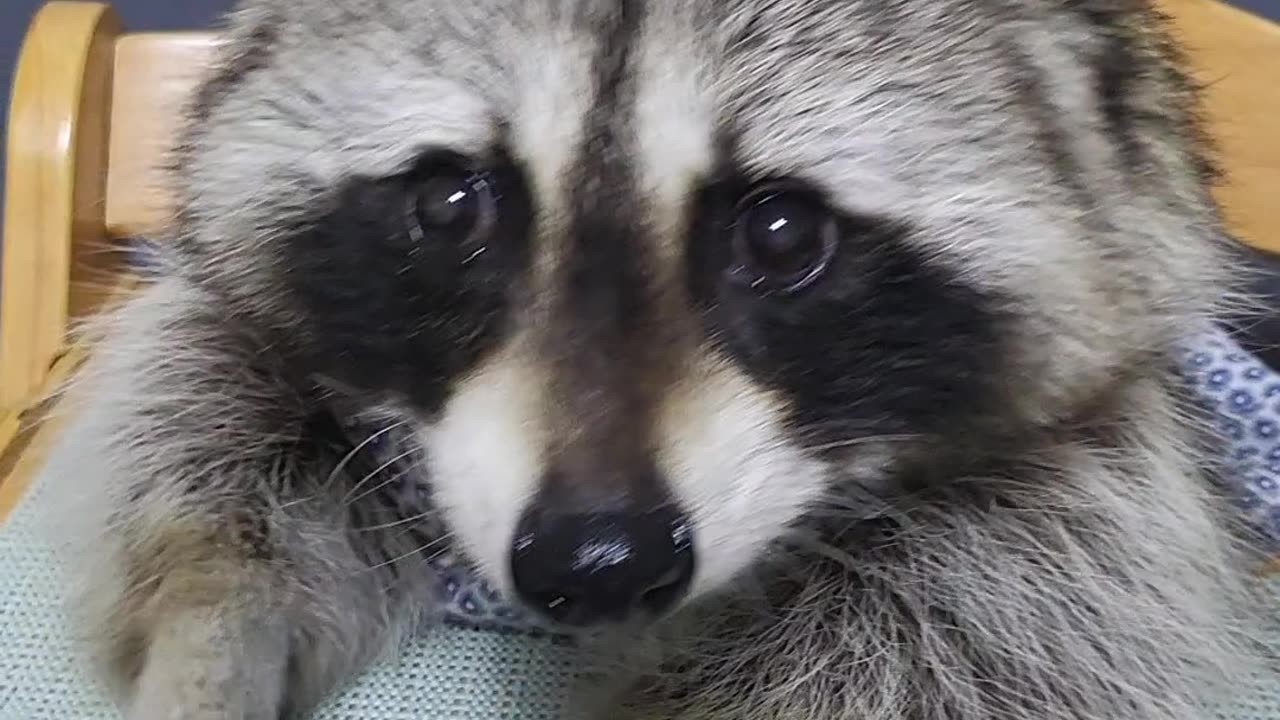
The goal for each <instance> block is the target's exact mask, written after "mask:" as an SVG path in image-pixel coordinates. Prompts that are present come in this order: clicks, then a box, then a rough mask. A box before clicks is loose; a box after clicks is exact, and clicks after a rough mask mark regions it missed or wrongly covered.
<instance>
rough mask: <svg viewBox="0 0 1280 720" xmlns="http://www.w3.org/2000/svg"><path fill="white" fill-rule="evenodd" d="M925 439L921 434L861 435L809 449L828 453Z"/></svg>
mask: <svg viewBox="0 0 1280 720" xmlns="http://www.w3.org/2000/svg"><path fill="white" fill-rule="evenodd" d="M922 437H924V436H923V435H921V434H920V433H896V434H885V435H861V436H859V437H852V438H846V439H844V440H834V441H832V442H827V443H823V444H821V445H813V446H810V447H809V448H808V449H809V450H810V451H812V452H827V451H829V450H840V449H843V448H849V447H856V446H858V445H866V444H870V443H879V442H885V443H894V442H910V441H912V440H919V439H920V438H922Z"/></svg>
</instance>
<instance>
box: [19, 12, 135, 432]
mask: <svg viewBox="0 0 1280 720" xmlns="http://www.w3.org/2000/svg"><path fill="white" fill-rule="evenodd" d="M119 34H120V23H119V20H118V19H117V18H116V15H115V13H114V12H113V11H112V10H111V8H110V7H109V6H108V5H106V4H105V3H92V2H50V3H48V4H46V5H45V6H44V7H43V8H41V9H40V11H39V12H38V13H37V14H36V16H35V18H34V19H33V20H32V23H31V25H30V27H29V29H28V31H27V34H26V37H25V39H24V40H23V43H22V49H21V52H20V54H19V56H18V66H17V71H16V73H15V76H14V83H13V95H12V97H11V99H10V105H9V137H8V160H7V168H6V185H7V187H8V193H7V197H6V201H5V209H4V239H3V240H4V255H3V274H2V276H0V412H2V413H4V415H5V417H6V418H11V416H12V415H13V414H14V413H21V412H22V411H24V410H26V409H27V408H29V407H31V406H32V405H33V404H34V403H36V402H38V401H39V398H40V397H41V396H42V393H43V390H44V388H45V384H46V382H47V380H48V376H49V372H50V369H51V368H52V367H53V364H54V362H55V361H56V360H57V358H58V356H59V355H60V354H61V353H62V352H63V350H64V343H65V337H66V331H67V324H68V319H69V316H70V292H69V288H70V287H71V284H72V280H73V277H72V276H73V273H72V268H73V267H76V266H77V262H76V260H77V256H81V257H84V256H87V255H88V254H89V253H92V252H93V251H94V250H101V249H102V248H103V247H104V246H105V244H106V226H105V223H104V214H103V203H102V198H103V191H104V188H105V184H104V181H105V178H106V169H107V138H108V134H109V131H110V111H111V88H112V69H113V58H114V52H115V41H116V38H117V36H119ZM5 422H10V421H9V420H6V421H5Z"/></svg>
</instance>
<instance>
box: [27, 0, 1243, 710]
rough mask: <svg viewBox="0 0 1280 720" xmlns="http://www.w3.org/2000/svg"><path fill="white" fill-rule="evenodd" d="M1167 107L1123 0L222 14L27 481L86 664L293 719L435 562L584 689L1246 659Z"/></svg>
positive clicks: (1239, 534)
mask: <svg viewBox="0 0 1280 720" xmlns="http://www.w3.org/2000/svg"><path fill="white" fill-rule="evenodd" d="M1197 108H1198V98H1197V91H1196V88H1195V87H1194V85H1193V83H1192V82H1191V81H1190V80H1189V79H1188V76H1187V75H1186V74H1185V72H1184V70H1183V69H1182V60H1181V58H1180V54H1179V51H1178V49H1177V46H1176V44H1175V43H1174V42H1173V40H1172V39H1171V36H1170V35H1169V34H1168V32H1167V30H1166V29H1165V25H1164V20H1163V19H1162V17H1161V16H1160V15H1159V14H1158V13H1157V12H1156V11H1155V10H1154V9H1153V8H1152V7H1151V6H1150V5H1149V4H1148V3H1147V2H1145V1H1144V0H927V1H925V0H719V1H718V2H696V1H694V0H650V1H649V2H642V1H641V0H614V1H607V0H521V1H520V2H514V1H511V0H469V1H468V2H464V3H458V2H452V1H448V2H447V1H445V0H403V1H401V2H385V1H376V2H371V1H369V0H246V1H245V2H243V3H242V4H241V6H240V7H239V8H238V9H237V10H235V11H234V12H233V13H232V14H231V15H230V16H229V20H228V23H227V26H226V28H225V32H224V35H223V40H222V42H221V43H220V44H219V46H218V50H217V59H216V64H215V66H214V68H213V70H212V71H211V72H210V73H209V75H208V76H207V77H206V78H205V79H204V80H203V82H202V84H201V85H200V87H199V89H198V92H197V93H196V94H195V96H194V99H193V100H192V102H191V103H190V106H189V108H188V111H189V112H188V122H187V123H186V125H185V128H184V130H183V133H182V137H181V142H180V144H179V146H178V147H177V148H175V151H174V152H173V155H172V158H173V162H172V166H173V173H172V182H173V186H174V188H175V191H176V197H177V200H178V202H177V211H176V213H175V217H174V223H173V233H172V238H171V239H170V240H169V241H167V242H166V243H165V258H164V272H163V273H162V276H161V277H159V278H158V279H156V280H155V281H154V282H151V283H149V284H148V285H147V287H146V288H145V289H144V290H142V291H141V292H140V293H139V294H138V295H137V296H136V297H135V298H133V299H131V300H130V301H128V302H127V304H125V305H124V306H123V307H122V308H121V309H120V310H119V311H118V312H114V313H112V314H111V316H110V317H108V318H106V319H105V320H102V321H101V322H99V323H97V324H96V325H95V326H94V327H92V328H90V329H89V330H88V332H89V333H90V335H89V337H91V338H92V339H93V342H94V343H95V345H96V350H95V352H94V354H93V356H92V359H91V361H90V363H89V365H88V366H87V367H86V368H85V370H84V372H83V373H82V374H81V376H80V377H79V378H78V380H77V383H76V385H75V387H73V388H72V396H71V397H72V398H74V399H75V405H74V408H75V411H74V415H73V416H72V418H71V426H70V428H69V429H68V431H67V433H66V434H65V436H64V438H65V439H64V441H63V442H62V444H61V446H60V448H59V449H58V451H57V452H56V453H55V455H54V458H53V461H52V465H51V467H50V471H49V472H50V476H51V477H53V478H56V479H57V480H65V482H66V483H67V486H66V489H65V490H64V491H63V495H64V496H65V497H67V498H68V499H71V498H74V499H75V501H76V503H75V505H76V507H77V508H78V509H76V510H74V511H73V513H72V514H70V515H68V516H67V517H68V518H69V519H70V522H69V523H68V524H69V526H71V527H72V528H73V529H74V532H73V535H72V538H71V540H72V542H73V543H74V545H73V547H74V548H75V551H74V552H73V553H72V555H73V557H74V559H75V560H77V561H78V562H77V565H76V567H77V568H78V570H77V572H78V575H77V578H78V579H79V581H80V582H79V583H78V586H79V587H80V588H81V590H82V592H81V593H80V594H79V595H77V596H76V599H75V600H74V601H73V603H72V607H73V609H74V611H75V614H76V617H77V622H78V623H80V624H79V625H78V627H80V628H81V630H82V631H83V632H84V633H85V634H86V635H87V636H88V637H89V638H90V639H91V640H92V647H93V650H94V656H95V658H96V660H95V662H96V663H97V667H99V668H101V669H102V671H103V672H104V675H105V676H106V677H108V678H109V679H110V680H111V682H112V686H113V687H114V688H115V689H116V690H117V691H118V693H119V698H120V702H121V703H122V705H123V706H124V707H125V708H126V711H127V713H128V717H129V718H130V720H158V719H160V718H166V719H174V718H182V719H184V720H193V719H196V718H200V719H202V720H206V719H207V720H214V719H217V720H232V719H235V720H264V719H268V718H270V719H273V720H274V719H275V718H281V717H286V716H289V715H290V714H294V713H305V712H306V711H307V710H308V709H310V708H313V707H314V706H315V705H316V704H317V703H318V702H320V701H321V700H323V699H324V698H325V697H326V696H327V695H328V694H329V693H331V692H334V691H335V689H336V688H338V687H340V686H341V685H342V684H343V683H345V682H347V681H349V680H351V679H352V678H354V677H356V676H358V674H359V673H360V672H361V670H362V668H364V667H366V666H367V664H368V663H369V662H370V661H371V659H373V658H376V657H378V656H379V654H380V653H381V652H383V651H384V650H385V649H386V648H388V647H391V646H394V645H395V644H396V643H397V642H398V641H399V639H400V638H402V637H403V636H405V634H406V633H408V632H409V631H410V629H411V627H412V626H413V624H414V623H415V622H417V619H419V618H421V617H422V616H424V614H425V615H426V616H430V615H431V614H432V612H433V607H432V604H431V603H432V595H431V593H430V591H429V590H430V587H431V583H432V574H431V573H432V571H431V569H430V566H429V564H428V563H427V562H426V559H427V558H428V557H429V556H430V554H431V553H432V552H435V550H434V549H433V548H434V547H436V546H438V545H440V544H441V543H443V544H445V545H447V546H448V547H450V548H451V551H453V552H457V553H458V554H460V555H461V556H463V557H465V558H467V561H468V562H469V563H471V564H472V565H473V566H474V568H475V570H476V572H478V573H480V574H481V575H482V576H483V577H485V578H487V579H488V580H489V581H490V582H492V583H493V584H494V585H495V586H496V587H498V588H500V589H501V590H502V592H503V593H504V594H505V595H506V596H509V597H511V598H515V599H517V600H518V601H520V602H522V603H523V604H525V605H527V606H528V607H530V608H532V609H533V610H534V611H536V612H538V613H540V614H541V615H543V616H546V617H547V618H548V620H549V621H550V622H551V623H552V624H554V625H555V626H556V627H564V628H565V631H566V632H581V633H582V636H583V638H584V640H583V643H584V647H594V645H592V644H591V643H592V642H594V641H598V640H604V641H605V644H604V645H603V647H605V648H608V647H618V646H619V642H618V640H617V639H618V638H619V637H626V638H629V639H630V641H629V642H627V643H625V645H627V646H628V647H632V646H634V647H638V648H643V649H644V650H645V652H643V653H637V657H634V658H631V657H627V658H621V660H622V662H623V664H622V665H621V666H619V667H618V668H614V665H615V664H616V663H617V661H618V660H619V658H614V657H609V656H606V655H605V654H603V653H602V654H600V656H599V658H600V659H599V663H600V665H599V667H600V668H602V669H603V668H606V667H607V668H608V669H609V670H610V671H613V670H614V669H617V671H618V672H620V673H624V674H623V675H621V676H619V677H623V678H625V680H626V681H625V682H621V681H619V682H616V683H611V682H610V681H602V682H605V683H606V685H607V686H609V687H616V688H617V692H616V693H612V694H610V695H609V696H608V699H607V700H606V702H605V703H604V704H603V705H602V706H601V708H602V709H599V710H597V711H596V712H597V714H598V715H600V716H601V717H608V718H615V717H622V716H624V714H630V715H632V716H635V717H645V718H664V719H666V720H672V719H681V720H692V719H694V718H698V719H713V720H721V719H723V720H729V719H730V718H732V719H733V720H784V719H786V720H801V719H804V720H944V719H945V720H978V719H979V718H982V719H992V718H1007V719H1011V720H1012V719H1014V718H1017V719H1019V720H1021V719H1024V718H1037V719H1038V720H1068V719H1071V720H1085V719H1089V720H1101V719H1103V718H1107V719H1117V720H1118V719H1120V718H1124V719H1125V720H1193V719H1194V720H1199V719H1200V718H1203V717H1204V712H1205V711H1204V703H1205V702H1206V701H1207V699H1210V698H1212V697H1215V696H1216V695H1217V694H1219V693H1222V692H1224V691H1225V692H1230V690H1231V688H1230V682H1231V681H1232V679H1233V678H1234V677H1237V673H1240V672H1246V671H1248V670H1250V669H1251V668H1253V667H1254V666H1255V665H1256V664H1257V663H1259V662H1262V661H1263V657H1262V651H1261V650H1260V649H1259V648H1257V647H1254V645H1253V641H1252V639H1251V638H1253V637H1254V636H1255V635H1256V632H1257V629H1256V626H1255V625H1254V622H1255V621H1256V616H1257V614H1258V613H1257V610H1258V603H1259V599H1258V598H1259V595H1258V592H1257V588H1256V581H1255V580H1254V577H1253V575H1252V573H1253V569H1254V563H1255V561H1256V560H1257V558H1256V557H1255V555H1254V552H1253V551H1252V550H1250V548H1251V547H1252V545H1250V544H1249V542H1248V541H1249V536H1248V531H1247V529H1245V528H1243V527H1242V526H1241V525H1240V523H1239V522H1238V521H1237V519H1236V518H1237V515H1236V513H1235V510H1234V508H1233V507H1232V505H1231V500H1230V497H1229V493H1228V492H1227V485H1226V484H1225V483H1223V482H1221V481H1220V480H1219V473H1218V469H1219V468H1218V463H1217V461H1216V455H1215V450H1214V446H1213V442H1212V437H1211V433H1209V432H1208V425H1207V423H1206V422H1205V421H1204V419H1203V418H1201V417H1200V416H1199V415H1198V413H1197V410H1196V408H1195V405H1194V403H1193V402H1192V401H1191V398H1190V397H1188V394H1187V393H1186V392H1185V391H1184V389H1183V384H1182V382H1181V380H1180V378H1179V376H1178V372H1177V367H1176V365H1177V363H1176V359H1177V357H1178V355H1177V352H1178V348H1179V347H1180V344H1181V343H1182V342H1184V341H1185V340H1186V339H1187V338H1188V337H1189V336H1192V335H1194V334H1195V333H1196V332H1199V331H1200V330H1202V329H1204V328H1208V327H1211V326H1212V325H1213V324H1214V322H1215V320H1216V319H1217V318H1218V317H1219V316H1220V314H1221V313H1222V312H1224V308H1226V306H1227V303H1228V300H1229V299H1230V293H1229V292H1228V291H1227V288H1228V287H1229V283H1230V280H1231V277H1232V274H1233V272H1234V269H1233V268H1234V265H1233V260H1232V254H1231V247H1230V242H1229V240H1228V236H1227V234H1226V232H1225V231H1224V229H1223V226H1222V222H1221V220H1220V217H1219V212H1218V209H1217V208H1216V206H1215V204H1214V201H1213V199H1212V197H1211V188H1212V186H1213V184H1214V182H1215V178H1216V175H1215V172H1214V167H1213V166H1214V162H1213V152H1212V148H1211V143H1210V142H1209V141H1208V140H1207V139H1206V138H1205V137H1204V133H1203V132H1202V131H1201V129H1200V123H1199V120H1198V117H1197V114H1198V109H1197ZM339 407H341V408H346V410H337V409H335V408H339ZM345 412H351V413H373V414H376V415H377V416H378V417H381V418H384V419H387V422H388V423H389V424H388V425H387V427H388V428H395V429H397V437H399V438H400V439H399V440H397V445H396V447H397V448H400V449H401V450H402V452H400V453H399V456H403V457H407V458H409V459H410V464H411V465H412V467H413V468H414V471H415V472H417V473H419V475H420V477H421V483H422V487H423V488H424V489H425V490H426V491H427V492H425V493H424V494H423V496H422V500H421V503H420V504H419V505H417V506H414V505H413V504H410V505H408V506H406V505H405V504H404V503H403V502H400V501H399V500H398V499H397V498H391V497H389V496H388V495H387V494H386V493H385V492H381V491H379V490H378V487H377V482H376V481H375V482H372V483H371V482H370V478H371V475H372V473H371V472H366V471H363V470H361V471H357V470H355V469H354V468H355V467H356V465H355V464H353V463H352V462H351V460H352V458H353V457H354V456H356V455H358V454H359V451H360V446H361V445H362V444H363V443H362V442H361V441H359V440H358V439H357V441H356V442H354V443H347V444H344V443H343V442H341V441H336V440H335V437H336V435H335V433H334V432H332V427H333V426H334V425H335V424H338V423H340V422H341V421H343V420H344V418H343V417H342V415H343V414H344V413H345ZM428 524H438V525H440V526H442V527H444V528H446V530H445V532H444V534H443V535H442V536H441V537H432V536H431V534H430V533H427V532H425V531H422V530H421V527H426V526H428ZM593 667H595V666H594V665H593ZM584 669H586V670H591V669H592V668H584Z"/></svg>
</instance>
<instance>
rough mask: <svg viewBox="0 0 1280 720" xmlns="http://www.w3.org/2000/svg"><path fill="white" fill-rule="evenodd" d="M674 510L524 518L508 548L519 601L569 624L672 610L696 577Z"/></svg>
mask: <svg viewBox="0 0 1280 720" xmlns="http://www.w3.org/2000/svg"><path fill="white" fill-rule="evenodd" d="M688 538H689V534H688V531H687V528H686V527H685V522H684V519H683V518H682V517H681V516H680V515H679V514H678V513H675V512H674V511H671V510H665V509H660V510H656V511H652V512H647V513H583V514H551V513H540V512H532V513H529V514H527V515H526V516H525V518H524V519H523V520H522V521H521V524H520V529H519V532H518V533H517V535H516V542H515V543H514V545H513V547H512V551H511V574H512V579H513V582H514V584H515V589H516V592H517V594H518V595H519V596H520V598H521V599H522V600H523V601H524V602H525V603H526V604H528V605H529V606H530V607H531V608H532V609H534V610H536V611H537V612H539V613H540V614H542V615H543V616H545V617H547V618H549V619H551V620H553V621H555V622H557V623H562V624H566V625H592V624H597V623H601V622H605V621H615V622H620V621H623V620H626V619H628V618H630V617H632V616H633V615H635V614H636V613H637V612H638V611H642V612H644V613H645V614H647V615H648V616H650V617H652V616H657V615H661V614H662V613H664V612H666V611H668V610H670V609H671V608H672V607H673V606H674V605H675V604H676V603H677V602H678V601H679V599H680V596H681V595H683V594H684V592H685V591H686V590H687V589H688V585H689V581H690V579H691V578H692V576H693V565H694V563H693V561H694V556H693V548H692V546H691V544H690V543H689V542H688Z"/></svg>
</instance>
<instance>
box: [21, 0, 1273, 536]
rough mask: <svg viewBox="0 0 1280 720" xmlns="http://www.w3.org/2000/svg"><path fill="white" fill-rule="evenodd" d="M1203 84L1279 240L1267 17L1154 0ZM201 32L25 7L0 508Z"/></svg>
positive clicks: (69, 359) (31, 462)
mask: <svg viewBox="0 0 1280 720" xmlns="http://www.w3.org/2000/svg"><path fill="white" fill-rule="evenodd" d="M1162 5H1163V6H1164V7H1165V8H1166V9H1167V10H1168V11H1169V12H1170V13H1171V14H1172V15H1173V16H1174V18H1175V21H1176V23H1177V26H1178V28H1179V30H1180V32H1181V33H1182V34H1183V35H1184V39H1185V40H1186V42H1187V43H1188V45H1189V46H1190V49H1191V51H1192V53H1193V58H1194V61H1195V63H1196V65H1197V67H1198V70H1199V73H1200V75H1201V79H1202V80H1203V81H1204V82H1206V83H1208V84H1209V85H1210V90H1209V99H1210V103H1211V113H1212V123H1213V129H1214V131H1215V132H1216V133H1217V134H1218V136H1219V137H1220V140H1221V142H1222V145H1223V149H1224V152H1225V157H1226V165H1227V168H1228V170H1229V171H1230V173H1231V174H1232V176H1233V178H1232V182H1231V184H1230V185H1228V186H1227V187H1225V188H1224V189H1223V191H1222V196H1221V199H1222V202H1223V203H1224V205H1225V206H1226V207H1227V209H1228V212H1229V215H1230V218H1231V220H1232V223H1233V225H1234V226H1235V229H1236V230H1237V231H1238V232H1240V234H1241V236H1242V237H1244V238H1246V239H1247V240H1248V241H1250V242H1253V243H1255V244H1257V245H1258V246H1260V247H1264V248H1268V249H1273V250H1277V251H1280V195H1277V193H1280V123H1277V121H1276V119H1277V118H1280V82H1278V81H1277V78H1280V27H1277V26H1276V25H1273V24H1271V23H1269V22H1267V21H1264V20H1262V19H1260V18H1257V17H1254V16H1252V15H1248V14H1246V13H1244V12H1242V11H1239V10H1236V9H1233V8H1231V7H1228V6H1225V5H1222V4H1219V3H1218V2H1215V1H1214V0H1163V2H1162ZM215 43H216V38H215V37H214V36H212V35H211V34H208V33H128V32H125V31H124V30H123V28H122V27H121V25H120V21H119V19H118V18H117V17H116V14H115V13H114V12H113V11H112V9H111V7H110V6H109V5H108V4H105V3H100V2H67V1H57V2H49V3H48V4H46V5H45V6H44V7H43V8H41V9H40V11H39V12H38V13H37V14H36V15H35V17H34V18H33V19H32V21H31V24H30V27H29V29H28V31H27V34H26V39H25V41H24V43H23V45H22V51H21V55H20V57H19V61H18V68H17V74H16V77H15V78H14V84H13V96H12V100H11V105H10V111H9V112H10V115H9V137H8V167H7V186H8V197H7V200H6V205H5V213H4V232H3V236H2V237H3V278H2V284H0V519H2V518H3V517H4V515H5V513H6V512H7V511H8V510H9V509H11V508H12V506H13V505H14V503H15V502H16V501H17V500H18V498H19V497H20V495H21V494H22V492H23V490H24V489H25V488H26V487H27V484H28V482H29V481H30V478H31V476H32V475H33V474H34V473H35V471H36V470H37V469H38V468H39V466H40V463H41V461H42V459H43V452H44V450H45V448H46V447H47V442H48V440H49V438H50V437H52V436H53V435H54V434H55V433H57V432H58V426H57V423H56V422H41V420H42V419H44V418H46V417H49V414H48V413H47V410H48V407H47V406H48V405H49V404H50V402H56V400H49V398H50V391H51V388H53V387H54V386H56V384H57V383H59V382H60V381H62V380H63V379H64V378H65V377H67V375H68V373H71V372H72V371H73V370H74V369H75V367H76V365H77V363H78V362H79V361H80V360H81V359H82V358H83V356H84V354H85V352H86V349H85V348H83V347H77V346H76V345H75V344H74V343H73V342H72V341H71V340H70V336H69V333H68V328H69V326H70V325H71V324H72V323H74V322H75V321H76V320H78V319H80V318H83V317H86V316H88V315H90V314H92V313H95V312H99V311H101V309H102V308H103V307H104V306H106V305H107V304H109V303H111V302H114V301H115V300H117V299H118V298H119V297H121V296H122V295H123V294H125V293H127V292H129V290H130V289H131V288H132V287H134V284H135V280H134V278H133V277H131V276H130V274H129V272H128V270H127V268H126V267H125V266H124V264H123V262H122V261H121V259H120V253H119V252H114V251H113V243H115V242H116V241H118V240H120V239H122V238H131V237H145V236H153V237H154V236H156V235H157V234H158V233H160V232H162V231H163V229H164V227H165V224H166V221H167V217H168V215H167V213H168V210H167V198H166V195H165V192H164V182H163V177H162V175H161V174H160V172H159V171H158V167H159V164H160V161H161V160H162V158H163V155H164V153H165V151H166V149H167V147H168V143H169V142H170V140H171V138H172V136H173V132H174V129H175V126H176V125H177V123H178V121H179V118H180V115H181V110H182V106H183V102H184V99H185V97H186V96H187V95H188V93H189V92H190V91H191V89H192V86H193V84H194V83H195V82H196V81H197V79H198V78H199V76H200V73H201V72H202V71H203V70H204V68H205V67H206V65H207V63H208V61H209V60H210V57H211V51H212V50H213V49H214V45H215Z"/></svg>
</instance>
